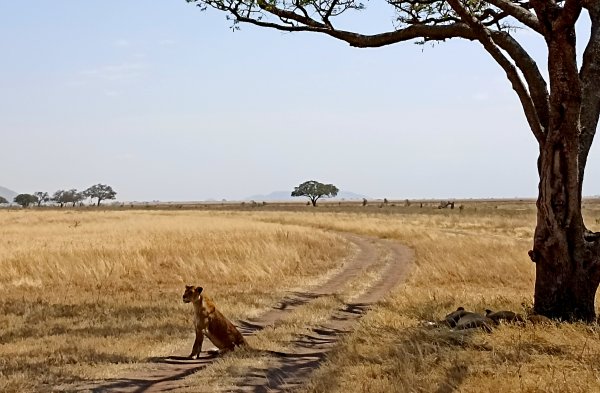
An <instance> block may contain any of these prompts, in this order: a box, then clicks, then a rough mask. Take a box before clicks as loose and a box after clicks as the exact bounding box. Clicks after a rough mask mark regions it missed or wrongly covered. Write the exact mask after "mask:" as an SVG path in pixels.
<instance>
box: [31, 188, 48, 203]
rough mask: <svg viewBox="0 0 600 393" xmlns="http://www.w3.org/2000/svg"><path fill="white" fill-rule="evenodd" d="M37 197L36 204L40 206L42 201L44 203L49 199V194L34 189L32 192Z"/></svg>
mask: <svg viewBox="0 0 600 393" xmlns="http://www.w3.org/2000/svg"><path fill="white" fill-rule="evenodd" d="M33 195H35V196H36V197H37V199H38V200H37V205H38V206H40V205H41V204H42V203H46V202H48V201H49V200H50V195H48V193H47V192H45V191H36V192H34V193H33Z"/></svg>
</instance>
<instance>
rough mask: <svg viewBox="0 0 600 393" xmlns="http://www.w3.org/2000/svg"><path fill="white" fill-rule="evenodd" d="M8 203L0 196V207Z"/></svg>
mask: <svg viewBox="0 0 600 393" xmlns="http://www.w3.org/2000/svg"><path fill="white" fill-rule="evenodd" d="M5 203H8V201H7V200H6V198H4V197H3V196H0V205H2V204H5Z"/></svg>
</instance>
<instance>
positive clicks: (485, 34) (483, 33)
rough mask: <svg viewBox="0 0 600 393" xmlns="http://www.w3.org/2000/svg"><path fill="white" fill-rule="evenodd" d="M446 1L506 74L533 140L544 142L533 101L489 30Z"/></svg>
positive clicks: (451, 0) (456, 3)
mask: <svg viewBox="0 0 600 393" xmlns="http://www.w3.org/2000/svg"><path fill="white" fill-rule="evenodd" d="M447 1H448V4H450V6H452V9H454V11H455V12H456V13H457V14H458V15H459V16H460V18H461V19H462V20H463V21H464V22H465V23H467V24H468V25H469V26H470V27H471V29H472V30H473V32H474V33H475V36H476V38H477V39H478V40H479V42H480V43H481V44H482V45H483V47H484V48H485V50H486V51H487V52H488V53H489V54H490V55H491V56H492V58H493V59H494V60H496V62H497V63H498V64H499V65H500V66H501V67H502V68H503V69H504V72H506V76H507V78H508V80H510V82H511V84H512V87H513V90H514V91H515V92H516V93H517V96H518V97H519V100H520V101H521V105H522V107H523V110H524V112H525V117H526V118H527V122H528V123H529V126H530V128H531V130H532V131H533V134H534V136H535V138H536V139H537V140H538V142H539V143H540V144H541V143H542V142H543V141H544V140H545V134H544V128H543V127H542V125H541V124H540V121H539V118H538V116H537V112H536V109H535V105H534V104H533V100H532V99H531V97H530V95H529V92H528V91H527V88H526V87H525V85H524V83H523V81H522V80H521V77H520V76H519V73H518V72H517V69H516V68H515V66H514V65H513V63H511V62H510V60H508V59H507V58H506V57H505V56H504V54H502V52H501V51H500V49H499V48H498V46H497V45H496V43H495V42H494V40H493V38H492V35H491V32H490V30H489V29H487V28H486V27H485V26H483V25H482V24H481V22H480V21H479V20H478V19H476V18H475V17H474V16H473V15H471V14H470V13H469V11H468V10H466V9H465V8H464V7H463V6H462V4H461V3H460V1H459V0H447Z"/></svg>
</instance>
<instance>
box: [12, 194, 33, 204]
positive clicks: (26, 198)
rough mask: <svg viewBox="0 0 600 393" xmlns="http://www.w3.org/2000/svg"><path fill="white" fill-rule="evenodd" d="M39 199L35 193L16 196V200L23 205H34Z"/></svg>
mask: <svg viewBox="0 0 600 393" xmlns="http://www.w3.org/2000/svg"><path fill="white" fill-rule="evenodd" d="M37 201H38V199H37V197H36V196H35V195H31V194H19V195H17V196H16V197H15V199H14V202H15V203H18V204H19V205H21V206H23V207H29V205H33V204H35V203H37Z"/></svg>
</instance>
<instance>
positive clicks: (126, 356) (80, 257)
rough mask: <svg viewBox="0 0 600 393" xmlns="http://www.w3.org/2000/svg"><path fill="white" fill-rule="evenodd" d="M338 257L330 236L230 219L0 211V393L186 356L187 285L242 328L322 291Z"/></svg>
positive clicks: (342, 250) (342, 249)
mask: <svg viewBox="0 0 600 393" xmlns="http://www.w3.org/2000/svg"><path fill="white" fill-rule="evenodd" d="M346 252H347V250H346V246H345V244H344V241H343V239H341V238H339V237H338V236H336V235H332V234H323V233H320V231H314V230H313V229H310V228H309V229H306V228H301V227H295V226H282V225H278V224H270V223H263V222H256V221H253V220H248V219H247V218H243V217H236V216H231V215H227V214H221V215H219V216H218V217H217V216H215V215H213V214H211V213H206V212H194V211H192V212H189V211H188V212H161V211H153V212H139V211H138V212H136V211H132V212H117V211H107V212H83V211H33V210H32V211H19V212H14V211H13V212H8V211H2V212H0V391H2V392H11V391H15V392H24V391H47V390H49V387H50V386H56V385H58V384H63V383H67V382H70V381H77V380H79V379H86V378H100V377H109V376H111V375H116V373H120V372H122V371H123V370H122V367H119V366H118V364H129V365H134V364H135V363H136V362H141V361H143V360H144V359H145V358H147V357H148V356H153V355H157V354H160V355H165V354H168V353H169V351H170V350H172V349H173V346H174V345H178V346H179V350H180V351H181V350H183V351H185V352H187V351H188V350H189V349H190V348H188V346H191V342H188V341H189V340H187V339H188V337H189V336H190V334H191V333H192V328H191V316H190V315H191V309H190V308H189V305H188V307H186V305H184V304H183V303H182V302H181V294H182V292H183V285H184V284H186V283H188V284H189V283H191V284H196V285H202V286H203V287H204V288H205V290H206V292H207V293H209V294H211V295H212V297H213V298H214V299H215V300H216V301H217V304H218V305H219V307H220V308H221V310H222V311H223V312H224V313H225V314H226V315H228V316H229V317H231V318H233V319H238V318H247V317H249V316H254V315H257V314H259V313H260V312H262V311H263V310H264V309H265V308H267V307H269V306H270V305H272V304H273V303H275V301H276V300H277V299H279V298H280V297H281V296H282V294H283V292H284V291H286V290H290V289H293V288H296V287H300V286H305V285H307V284H308V283H311V282H316V281H319V280H323V279H324V277H325V276H326V274H327V272H328V271H331V270H332V269H335V268H337V267H338V266H339V265H340V262H341V260H342V257H344V256H345V255H346ZM181 346H184V348H182V347H181Z"/></svg>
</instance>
